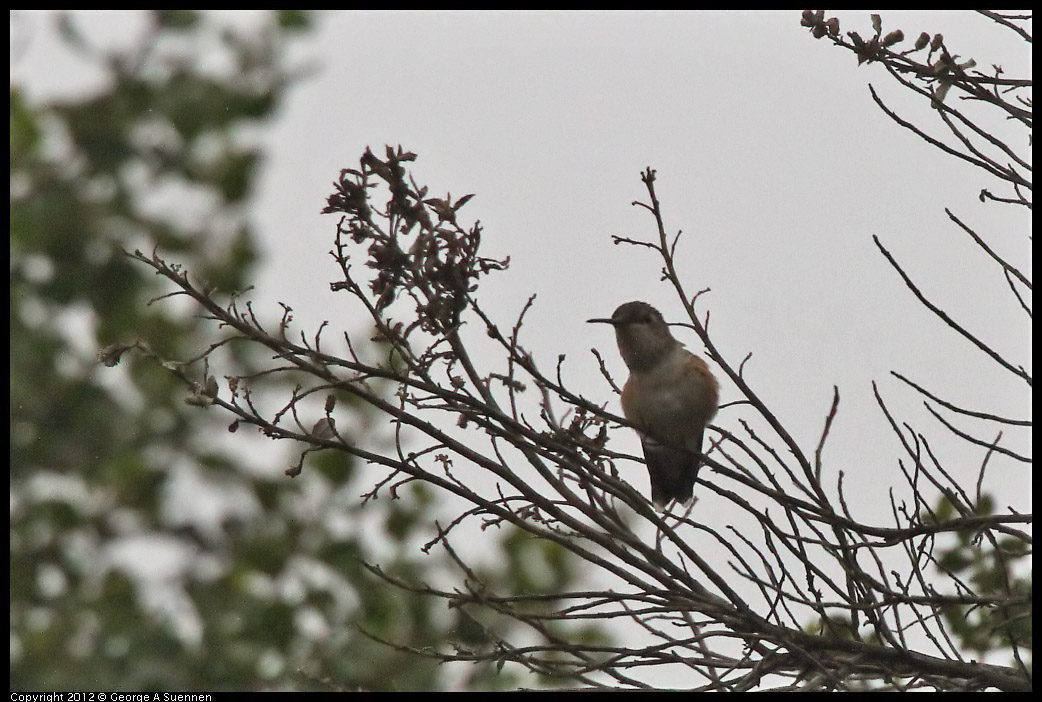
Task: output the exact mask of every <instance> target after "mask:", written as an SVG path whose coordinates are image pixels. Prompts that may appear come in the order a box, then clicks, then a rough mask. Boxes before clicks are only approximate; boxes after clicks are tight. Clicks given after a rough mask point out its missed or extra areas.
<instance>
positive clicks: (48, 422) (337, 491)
mask: <svg viewBox="0 0 1042 702" xmlns="http://www.w3.org/2000/svg"><path fill="white" fill-rule="evenodd" d="M39 17H40V15H31V16H29V18H30V19H33V20H35V19H38V18H39ZM146 17H147V20H146V26H145V29H144V31H143V33H142V35H141V36H140V37H139V39H137V40H136V41H134V42H133V43H132V44H131V45H130V46H127V47H124V48H120V49H111V48H102V47H99V46H96V45H94V44H93V43H92V42H91V37H90V33H89V31H87V30H85V29H83V27H82V26H81V25H83V24H84V23H81V22H78V21H77V20H76V18H75V17H74V16H72V15H64V14H63V15H57V16H56V19H57V27H58V30H59V34H60V36H61V38H62V40H63V44H64V46H65V47H67V48H69V49H72V50H75V51H77V52H78V53H79V55H80V56H81V57H82V58H83V59H84V60H86V61H88V62H90V63H92V64H93V65H95V66H97V67H99V68H102V69H103V70H104V71H105V75H106V80H105V81H104V82H103V87H101V88H99V89H98V90H97V91H95V92H94V93H93V94H92V95H91V96H90V97H87V98H77V99H67V100H55V101H53V102H49V103H47V104H31V103H30V102H29V100H28V99H27V97H26V92H25V90H24V89H23V87H24V86H19V85H15V84H12V86H11V103H10V107H11V121H10V127H11V374H10V378H11V561H10V566H11V688H12V689H19V690H70V689H80V690H84V689H87V690H90V689H103V690H153V689H155V690H184V689H230V690H234V689H259V688H266V689H329V688H335V689H339V688H349V689H353V688H363V689H430V688H437V687H440V686H444V685H445V684H446V682H445V681H446V669H445V668H444V667H440V666H439V665H438V663H437V662H435V661H431V660H425V659H418V658H417V657H415V656H413V655H411V654H409V653H407V652H405V651H402V650H396V649H394V648H391V647H388V646H387V645H385V644H382V643H379V642H377V641H376V640H375V639H374V638H373V637H378V638H384V639H393V640H394V641H397V642H405V643H407V644H408V645H409V646H412V647H416V648H424V647H429V646H432V645H434V644H436V643H437V644H443V643H444V642H446V641H452V640H456V639H459V640H461V641H468V640H480V639H482V638H483V637H485V636H486V635H487V631H494V630H495V629H496V628H497V627H498V624H496V623H495V622H485V623H484V625H483V626H487V627H490V629H488V630H486V629H485V628H483V627H475V625H474V620H472V619H471V618H470V617H469V616H467V615H466V614H465V613H463V612H462V611H460V610H456V611H447V610H446V609H445V608H444V607H442V606H440V605H438V604H437V603H435V602H433V601H431V600H429V599H425V598H421V597H420V596H419V595H416V594H411V593H407V592H401V591H397V590H393V589H389V588H387V587H386V586H385V585H384V584H383V582H382V581H380V580H379V579H377V578H375V577H374V576H373V575H372V574H371V573H370V572H369V571H367V570H366V569H365V568H364V567H363V566H362V563H364V562H368V561H373V560H376V559H375V557H374V556H373V555H372V551H373V550H374V549H376V550H378V551H379V552H380V553H386V552H387V550H388V546H389V545H390V546H391V548H390V552H391V556H390V557H388V558H385V559H384V571H385V572H386V573H389V574H392V575H395V576H397V577H404V578H411V579H415V578H418V577H419V574H420V573H423V574H424V575H425V577H428V578H430V577H432V574H437V573H438V572H439V570H444V569H446V568H451V567H452V566H451V564H449V563H447V559H445V558H444V557H441V558H439V557H437V556H422V555H414V551H415V549H411V550H410V549H406V548H403V546H404V545H405V544H408V543H413V542H415V541H416V540H417V539H420V538H423V537H425V536H426V535H427V534H428V531H429V524H428V522H429V520H430V519H431V514H432V512H433V511H434V508H433V507H432V500H431V495H430V491H429V490H426V489H424V487H423V486H421V485H413V486H407V487H405V488H402V489H401V490H400V491H399V492H398V499H396V500H382V501H381V503H380V504H379V505H376V504H374V503H371V504H369V505H368V506H367V511H366V514H365V515H364V516H363V515H361V507H362V506H361V505H360V504H359V500H358V498H357V494H358V492H359V491H360V490H359V487H358V481H357V480H356V475H355V470H354V468H355V459H354V458H353V457H351V456H348V455H346V454H341V453H334V452H326V453H322V454H315V455H314V456H313V457H312V458H313V460H312V464H313V469H312V470H309V471H307V473H306V474H305V475H303V476H301V477H300V478H297V479H296V480H290V479H289V478H287V477H285V476H283V475H281V474H279V475H266V474H258V471H256V470H254V469H253V468H252V467H251V459H250V456H251V454H255V453H256V452H257V451H259V450H264V449H265V448H266V446H264V447H259V446H258V442H267V441H268V440H267V439H262V438H256V439H253V440H251V437H245V438H242V434H244V433H246V432H240V433H237V434H236V435H235V436H233V437H229V435H228V434H227V433H225V432H224V431H223V429H215V428H214V427H213V422H212V417H210V416H207V414H206V412H201V411H199V410H198V409H197V407H198V405H200V404H204V405H205V404H206V403H207V401H208V400H207V396H206V395H205V392H206V391H207V390H211V389H212V388H207V384H206V378H205V377H200V378H199V381H200V384H199V386H198V390H197V391H196V392H195V393H194V394H192V393H189V394H188V395H187V396H186V393H185V392H184V390H183V387H182V386H181V384H180V383H179V382H177V380H176V379H175V378H174V377H173V376H171V375H170V373H169V372H168V371H167V370H166V369H163V368H157V367H156V366H155V365H154V364H152V363H150V362H147V361H146V360H145V359H142V358H140V357H137V356H130V355H128V357H127V358H126V360H125V361H124V362H123V363H122V364H121V365H120V366H119V367H118V368H114V369H112V370H107V369H106V372H105V373H101V372H99V364H100V363H104V364H105V365H115V364H116V363H117V362H118V361H119V356H120V352H119V350H120V349H121V348H122V347H121V346H120V344H121V343H122V342H124V341H126V340H128V339H132V338H137V337H141V338H147V339H148V340H149V343H150V345H151V348H152V349H154V350H155V352H156V353H162V354H163V355H164V356H169V357H179V358H183V357H186V356H187V355H189V354H190V353H193V352H194V350H195V349H197V348H198V346H199V344H200V343H202V342H203V339H204V338H208V335H209V334H210V333H211V332H212V331H213V325H212V324H210V323H209V322H207V321H205V320H203V319H201V318H199V317H198V316H196V315H195V314H194V313H193V312H192V311H190V310H185V309H183V308H181V309H177V308H176V306H174V305H154V306H146V305H145V302H146V301H147V300H149V299H150V298H152V297H155V296H157V295H161V294H162V292H163V291H164V290H165V289H164V288H161V287H159V285H158V279H157V278H156V277H155V276H154V275H151V274H150V273H149V271H147V270H145V269H144V268H143V267H141V266H140V265H137V264H135V263H134V262H133V261H131V260H130V259H128V258H127V257H126V256H124V255H122V253H121V252H120V250H119V249H120V248H121V247H125V248H134V247H136V246H141V247H143V248H146V249H148V250H151V249H152V248H153V247H158V248H160V249H162V250H164V251H167V252H176V254H177V255H178V256H179V257H180V258H181V259H182V260H184V261H186V262H188V263H189V264H190V265H191V270H192V276H193V278H194V279H197V280H200V281H204V283H203V284H204V285H205V286H207V288H208V289H210V290H220V291H225V292H230V291H237V290H242V289H244V288H246V287H247V286H248V284H249V281H250V277H251V275H252V271H253V267H254V265H255V264H256V263H257V261H258V251H257V250H256V248H255V244H254V234H253V226H254V223H253V222H251V221H250V220H249V218H248V216H247V213H248V207H247V204H248V202H249V199H250V197H251V196H252V189H253V187H254V184H255V183H256V179H257V175H258V171H259V168H260V166H261V165H262V163H263V153H262V150H261V149H260V148H259V147H258V146H257V144H256V143H254V140H251V139H250V138H249V137H248V134H250V133H251V132H250V130H249V129H247V127H248V126H250V125H257V126H263V125H264V124H265V123H267V122H269V121H270V120H271V119H272V118H273V117H274V116H275V114H276V111H277V109H278V107H279V105H280V104H281V102H282V100H283V99H284V98H285V96H286V92H287V90H288V89H289V88H290V87H291V86H292V84H293V83H294V82H295V81H296V80H298V79H299V78H300V77H301V75H302V73H301V71H293V70H291V69H290V68H288V67H287V65H286V50H287V47H288V46H289V45H290V44H292V43H293V42H295V41H300V40H301V38H302V37H304V36H306V35H307V34H308V33H309V32H310V31H311V29H312V26H313V17H312V16H311V15H309V14H307V13H304V12H298V11H281V12H272V13H265V14H257V15H255V16H251V17H250V18H249V21H248V22H244V19H243V18H242V17H241V16H240V17H237V18H236V19H235V21H234V23H223V24H222V23H221V21H220V20H219V18H218V17H215V16H212V15H209V14H206V13H198V12H193V11H156V12H152V13H150V14H148V15H147V16H146ZM23 19H25V18H24V17H23ZM87 24H89V23H87ZM14 27H15V29H16V30H18V29H19V28H21V29H22V30H24V23H15V24H14ZM23 38H24V39H26V40H32V37H23ZM15 43H16V42H15V41H14V38H13V41H12V45H14V44H15ZM13 60H17V57H15V56H13ZM255 131H256V130H254V133H255ZM288 314H289V313H288V311H287V315H288ZM101 347H108V349H109V352H108V355H105V354H102V357H101V358H99V359H98V360H96V359H95V352H96V351H97V349H98V348H101ZM220 351H221V353H222V354H223V355H222V356H221V358H222V360H223V361H224V362H225V363H226V364H227V366H226V367H225V370H228V372H231V371H232V370H234V371H235V372H236V373H238V374H240V375H244V376H245V375H248V374H249V373H250V372H251V371H252V370H253V369H255V368H256V367H257V362H258V359H265V360H266V359H267V358H268V357H270V353H265V352H264V351H263V350H259V349H255V348H250V347H245V346H234V345H227V346H224V347H222V348H221V349H220ZM204 375H205V374H204ZM287 382H288V381H287ZM221 384H222V385H223V384H224V381H221ZM186 401H187V402H188V404H186ZM191 405H196V406H191ZM340 409H341V410H343V411H347V412H349V413H350V416H351V418H352V421H355V422H357V423H358V424H360V425H361V424H364V423H365V422H366V419H365V413H366V412H368V410H366V409H364V407H363V406H362V405H361V404H360V403H357V402H352V401H351V400H350V399H349V398H345V399H344V401H343V402H342V403H341V407H340ZM229 428H230V429H232V430H234V429H235V428H237V427H229ZM233 442H234V443H233ZM363 523H364V524H365V525H367V529H366V531H367V532H368V535H369V538H368V539H363V538H362V536H361V532H362V529H361V526H360V525H361V524H363ZM503 534H504V536H503V541H502V545H503V547H504V548H505V549H506V553H507V557H506V558H505V559H504V560H505V561H506V563H505V564H502V565H501V566H498V568H499V569H497V567H491V569H490V571H489V572H488V573H487V576H488V577H489V578H490V579H492V580H497V579H502V578H504V577H507V576H510V575H511V573H512V567H513V566H511V563H515V565H516V561H517V560H518V559H521V560H523V559H524V558H525V555H524V554H525V551H524V549H523V547H519V546H516V545H512V544H513V540H512V537H511V536H510V534H509V533H508V532H507V530H504V532H503ZM377 546H379V548H376V547H377ZM551 564H552V566H553V570H554V572H555V573H556V575H557V577H559V578H563V579H565V580H568V579H570V578H572V577H573V575H574V574H573V571H572V570H571V569H570V567H569V566H568V564H567V563H566V562H563V561H560V560H559V559H558V560H553V561H551ZM367 633H368V634H370V636H367V635H366V634H367ZM467 673H468V677H467V679H466V680H465V681H464V682H463V683H462V684H469V685H472V686H474V687H478V688H489V687H497V686H513V685H515V684H516V682H517V681H516V679H515V678H514V677H513V676H511V675H508V674H501V673H499V672H498V671H497V669H496V667H495V666H494V665H492V664H484V665H480V666H478V667H476V668H475V667H473V666H468V669H467Z"/></svg>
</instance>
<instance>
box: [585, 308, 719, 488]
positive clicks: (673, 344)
mask: <svg viewBox="0 0 1042 702" xmlns="http://www.w3.org/2000/svg"><path fill="white" fill-rule="evenodd" d="M587 321H589V322H594V323H600V324H610V325H612V326H613V327H615V340H616V341H617V342H618V344H619V353H620V354H622V360H623V361H624V362H625V363H626V367H627V368H629V371H630V377H629V379H628V380H627V381H626V385H625V386H624V387H623V389H622V413H623V414H624V415H625V416H626V419H628V420H629V421H630V422H632V424H633V426H635V427H636V428H637V431H638V433H639V434H640V440H641V443H642V444H643V446H644V460H645V462H646V463H647V465H648V473H649V474H650V475H651V499H652V501H653V502H654V503H655V504H656V505H658V506H659V507H665V506H666V504H667V503H669V501H670V500H677V501H678V502H680V503H686V502H688V501H690V500H691V495H692V493H693V491H694V487H695V477H696V476H697V474H698V467H699V465H700V464H701V462H702V435H703V433H704V432H705V428H706V425H707V424H709V421H710V420H711V419H712V418H713V415H715V414H716V409H717V405H718V403H719V397H720V393H719V386H718V385H717V382H716V378H714V377H713V374H712V373H710V372H709V367H708V366H706V363H705V361H703V360H702V359H701V358H699V357H698V356H696V355H694V354H693V353H691V352H690V351H688V350H687V349H685V348H684V345H683V344H681V343H680V342H679V341H677V340H676V339H675V338H673V334H672V333H671V332H670V331H669V327H668V326H667V325H666V322H665V320H664V319H663V318H662V315H661V313H659V311H658V310H656V309H655V308H654V307H652V306H651V305H649V304H648V303H646V302H627V303H626V304H624V305H620V306H619V308H618V309H617V310H615V312H614V313H613V314H612V316H611V317H610V318H608V319H590V320H587Z"/></svg>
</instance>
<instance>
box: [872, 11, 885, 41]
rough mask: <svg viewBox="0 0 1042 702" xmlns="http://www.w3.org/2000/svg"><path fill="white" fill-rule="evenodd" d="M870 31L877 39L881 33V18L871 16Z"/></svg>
mask: <svg viewBox="0 0 1042 702" xmlns="http://www.w3.org/2000/svg"><path fill="white" fill-rule="evenodd" d="M872 30H873V31H874V32H875V33H876V36H877V37H878V36H879V35H880V34H882V33H883V18H882V17H880V16H879V15H872Z"/></svg>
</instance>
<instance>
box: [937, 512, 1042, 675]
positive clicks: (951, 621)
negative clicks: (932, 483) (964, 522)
mask: <svg viewBox="0 0 1042 702" xmlns="http://www.w3.org/2000/svg"><path fill="white" fill-rule="evenodd" d="M994 511H995V509H994V500H993V499H992V498H991V497H990V496H988V495H983V496H982V497H981V499H980V501H979V503H978V504H977V509H976V511H975V514H974V516H978V515H980V516H986V515H990V514H993V513H994ZM954 516H955V509H954V507H953V506H952V504H951V502H949V501H948V499H947V498H944V497H942V498H941V499H940V501H939V502H938V504H937V506H936V508H935V509H934V510H933V519H936V520H939V521H943V520H947V519H951V518H953V517H954ZM923 521H927V522H928V521H932V519H928V518H926V517H924V520H923ZM954 541H955V543H953V544H951V545H950V546H948V547H946V548H941V549H939V550H938V558H937V564H936V567H937V569H938V570H940V571H942V572H944V573H946V574H947V573H950V574H951V575H953V576H955V577H957V578H958V579H959V580H960V581H962V582H965V583H968V584H969V585H970V586H971V587H972V589H973V592H975V593H976V594H977V595H978V596H979V597H983V598H991V597H994V598H996V599H998V600H1000V601H1001V600H1003V599H1006V598H1010V599H1021V600H1025V599H1026V601H1027V602H1029V603H1030V596H1031V553H1030V551H1029V550H1028V549H1027V547H1026V545H1025V543H1024V542H1023V541H1022V540H1020V539H1014V538H1000V539H995V540H985V539H983V538H982V537H981V535H980V534H979V533H978V532H977V531H975V530H972V529H963V530H961V531H959V532H956V534H955V539H954ZM942 611H943V614H944V618H945V620H946V621H947V623H948V626H949V630H950V631H951V632H952V633H953V634H954V635H955V636H956V637H957V638H958V640H959V643H960V644H961V645H962V647H963V648H965V649H966V650H968V651H972V652H973V653H975V654H978V655H983V654H985V653H990V652H996V651H1009V650H1012V647H1013V643H1016V645H1017V646H1019V647H1021V648H1023V649H1030V648H1031V606H1030V604H1024V603H1023V602H1018V603H1011V604H1010V605H1009V606H1005V607H976V606H970V605H955V604H952V605H947V606H946V607H944V608H943V610H942ZM1010 663H1011V664H1013V665H1016V662H1015V661H1012V660H1011V661H1010Z"/></svg>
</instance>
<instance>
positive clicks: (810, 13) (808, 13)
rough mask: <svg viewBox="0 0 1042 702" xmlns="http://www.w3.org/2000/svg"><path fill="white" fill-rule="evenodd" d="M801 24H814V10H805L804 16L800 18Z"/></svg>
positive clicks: (805, 25)
mask: <svg viewBox="0 0 1042 702" xmlns="http://www.w3.org/2000/svg"><path fill="white" fill-rule="evenodd" d="M800 25H802V26H804V27H813V26H814V10H804V11H803V17H802V19H800Z"/></svg>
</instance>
